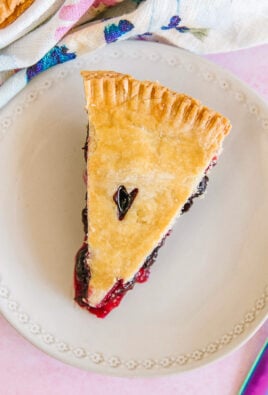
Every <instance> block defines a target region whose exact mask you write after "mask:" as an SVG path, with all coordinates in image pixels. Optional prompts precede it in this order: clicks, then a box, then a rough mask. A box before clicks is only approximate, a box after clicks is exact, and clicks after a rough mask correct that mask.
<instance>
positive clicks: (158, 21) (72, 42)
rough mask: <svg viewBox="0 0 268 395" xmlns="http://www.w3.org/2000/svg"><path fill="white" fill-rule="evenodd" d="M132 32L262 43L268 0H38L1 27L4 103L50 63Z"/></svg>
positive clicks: (214, 43) (197, 45)
mask: <svg viewBox="0 0 268 395" xmlns="http://www.w3.org/2000/svg"><path fill="white" fill-rule="evenodd" d="M2 1H3V2H4V3H5V2H7V3H8V1H9V0H2ZM0 18H1V7H0ZM125 39H138V40H152V41H159V42H164V43H167V44H171V45H176V46H179V47H182V48H185V49H188V50H190V51H193V52H196V53H201V54H204V53H215V52H224V51H231V50H235V49H239V48H244V47H249V46H253V45H258V44H263V43H265V42H268V1H267V0H258V1H255V0H248V1H246V2H245V1H244V0H191V1H189V0H95V1H94V0H65V1H64V0H46V1H43V0H35V1H34V2H33V3H32V5H31V6H30V7H29V8H28V9H27V10H26V11H25V12H24V13H23V14H22V15H20V17H19V18H18V19H17V20H15V21H14V22H13V23H12V24H10V25H9V26H7V27H5V28H3V29H0V108H1V107H3V106H4V105H5V104H6V103H7V102H8V101H9V100H11V99H12V98H13V97H14V96H15V95H16V94H17V93H18V92H20V91H21V90H22V89H23V88H24V87H25V86H26V85H27V84H28V83H29V82H30V81H31V80H32V79H33V78H34V77H35V76H36V75H38V74H39V73H41V72H43V71H45V70H46V69H48V68H50V67H52V66H56V65H57V64H59V63H63V62H66V61H70V60H72V59H75V58H76V57H77V56H79V55H81V54H83V53H85V52H89V51H94V50H95V49H97V48H100V47H102V46H104V45H107V44H110V43H113V42H115V41H119V40H125Z"/></svg>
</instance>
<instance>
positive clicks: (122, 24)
mask: <svg viewBox="0 0 268 395" xmlns="http://www.w3.org/2000/svg"><path fill="white" fill-rule="evenodd" d="M133 28H134V25H133V24H132V23H131V22H129V21H127V20H126V19H122V20H121V21H119V23H118V25H116V24H115V23H113V24H112V25H107V26H105V28H104V37H105V41H106V42H107V44H109V43H113V42H115V41H117V40H118V38H120V37H121V36H123V35H124V34H126V33H128V32H130V31H131V30H132V29H133Z"/></svg>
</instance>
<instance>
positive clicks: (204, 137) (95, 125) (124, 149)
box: [82, 71, 230, 306]
mask: <svg viewBox="0 0 268 395" xmlns="http://www.w3.org/2000/svg"><path fill="white" fill-rule="evenodd" d="M82 76H83V78H84V85H85V92H86V100H87V111H88V114H89V122H90V144H89V152H88V163H87V172H88V180H89V184H88V208H89V210H88V212H89V217H88V224H89V233H88V245H89V250H90V259H89V265H90V270H91V280H90V286H89V303H90V304H91V305H92V306H94V305H97V304H98V303H99V302H100V301H101V300H102V298H103V297H104V296H105V294H106V293H107V291H109V289H110V288H111V287H112V286H113V285H114V284H115V282H116V281H117V280H119V279H123V281H129V280H130V279H131V278H132V277H133V276H134V275H135V273H136V272H137V271H138V270H139V268H140V266H141V265H142V263H143V262H144V260H145V259H146V257H147V256H148V255H149V254H150V253H151V251H152V250H153V248H154V247H155V246H156V245H157V244H158V242H159V241H160V240H161V238H162V237H163V236H164V234H165V233H166V232H167V231H168V229H169V228H170V226H171V224H172V222H173V221H174V218H175V217H176V216H177V215H178V214H179V213H180V210H181V208H182V207H183V205H184V203H185V202H186V201H187V199H188V198H189V196H190V195H191V194H192V193H193V192H194V191H195V188H196V186H197V185H198V183H199V181H200V179H201V178H202V176H203V174H204V171H205V169H206V168H207V166H208V165H209V163H210V162H211V159H212V157H213V156H214V155H215V153H216V152H218V151H219V150H220V148H221V144H222V141H223V139H224V137H225V135H227V134H228V132H229V130H230V122H229V121H228V120H227V119H226V118H225V117H223V116H222V115H221V114H219V113H217V112H215V111H213V110H211V109H208V108H206V107H204V106H202V105H201V104H200V103H199V102H198V101H197V100H195V99H193V98H191V97H189V96H187V95H184V94H179V93H176V92H174V91H171V90H170V89H168V88H165V87H163V86H161V85H160V84H158V83H155V82H150V81H138V80H136V79H134V78H132V77H130V76H128V75H124V74H120V73H115V72H112V71H109V72H105V71H99V72H94V71H93V72H82ZM119 185H125V187H126V188H127V190H128V191H131V190H132V189H134V188H138V189H139V193H138V196H137V198H136V199H135V201H134V203H133V205H132V207H131V209H130V210H129V212H128V213H127V215H126V217H125V219H124V220H123V221H119V220H118V218H117V209H116V206H115V204H114V202H113V199H112V197H113V194H114V193H115V191H116V190H117V188H118V186H119Z"/></svg>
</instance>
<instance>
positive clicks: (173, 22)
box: [161, 15, 190, 33]
mask: <svg viewBox="0 0 268 395" xmlns="http://www.w3.org/2000/svg"><path fill="white" fill-rule="evenodd" d="M180 22H181V18H180V17H179V15H174V16H172V17H171V18H170V21H169V24H168V25H167V26H162V27H161V29H162V30H170V29H176V30H177V31H178V32H180V33H185V32H187V31H189V30H190V29H189V27H186V26H179V24H180Z"/></svg>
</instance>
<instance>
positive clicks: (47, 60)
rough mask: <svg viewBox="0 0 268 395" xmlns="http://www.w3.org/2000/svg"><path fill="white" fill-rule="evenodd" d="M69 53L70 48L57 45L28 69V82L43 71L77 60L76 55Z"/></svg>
mask: <svg viewBox="0 0 268 395" xmlns="http://www.w3.org/2000/svg"><path fill="white" fill-rule="evenodd" d="M67 51H68V48H67V47H66V46H65V45H63V46H61V47H58V46H57V45H56V46H55V47H54V48H52V49H51V50H50V51H48V52H47V53H46V54H45V56H43V58H42V59H40V60H39V61H38V62H37V63H35V64H34V65H32V66H30V67H28V68H27V69H26V76H27V82H29V81H31V79H32V78H33V77H35V76H36V75H37V74H39V73H42V71H45V70H47V69H49V68H50V67H52V66H55V65H57V64H60V63H64V62H67V61H68V60H72V59H75V58H76V54H75V53H73V52H69V53H68V52H67Z"/></svg>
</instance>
